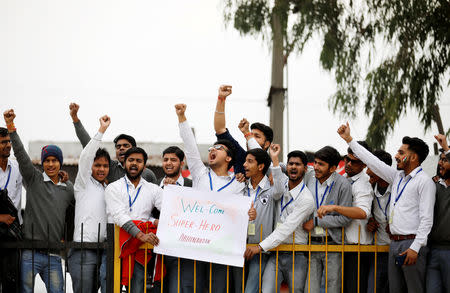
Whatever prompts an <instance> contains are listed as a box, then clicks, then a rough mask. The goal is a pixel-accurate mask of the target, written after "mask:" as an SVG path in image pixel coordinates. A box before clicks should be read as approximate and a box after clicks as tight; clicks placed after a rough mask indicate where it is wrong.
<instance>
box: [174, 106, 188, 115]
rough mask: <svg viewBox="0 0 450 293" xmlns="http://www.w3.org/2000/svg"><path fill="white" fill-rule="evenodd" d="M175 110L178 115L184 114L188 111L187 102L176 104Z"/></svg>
mask: <svg viewBox="0 0 450 293" xmlns="http://www.w3.org/2000/svg"><path fill="white" fill-rule="evenodd" d="M175 112H176V113H177V115H178V116H183V115H184V112H186V104H176V105H175Z"/></svg>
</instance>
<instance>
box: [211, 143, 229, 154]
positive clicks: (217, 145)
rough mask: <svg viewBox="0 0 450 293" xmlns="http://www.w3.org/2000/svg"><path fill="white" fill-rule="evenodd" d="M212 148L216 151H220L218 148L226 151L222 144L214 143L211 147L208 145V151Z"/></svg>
mask: <svg viewBox="0 0 450 293" xmlns="http://www.w3.org/2000/svg"><path fill="white" fill-rule="evenodd" d="M214 149H215V150H217V151H220V150H223V151H227V149H226V148H225V147H224V146H223V145H220V144H216V145H213V146H212V147H210V148H209V149H208V152H211V151H212V150H214Z"/></svg>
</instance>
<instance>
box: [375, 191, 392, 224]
mask: <svg viewBox="0 0 450 293" xmlns="http://www.w3.org/2000/svg"><path fill="white" fill-rule="evenodd" d="M387 192H388V193H389V197H388V201H387V203H386V206H385V207H384V209H383V208H382V207H381V204H380V200H379V199H378V197H377V196H375V199H376V200H377V203H378V207H379V208H380V210H381V211H382V212H383V214H384V217H385V218H386V221H387V220H388V216H387V209H388V207H389V203H390V202H391V192H390V191H387Z"/></svg>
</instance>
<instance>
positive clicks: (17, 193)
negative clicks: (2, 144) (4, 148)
mask: <svg viewBox="0 0 450 293" xmlns="http://www.w3.org/2000/svg"><path fill="white" fill-rule="evenodd" d="M9 172H11V175H9ZM8 176H9V182H8V185H7V186H6V182H7V181H8ZM5 186H6V189H8V197H9V198H10V199H11V201H12V203H13V204H14V206H15V207H16V209H17V212H18V214H19V222H20V223H21V224H22V222H23V220H22V213H21V209H22V175H20V171H19V164H18V163H17V161H16V160H11V159H9V158H8V163H7V164H6V169H5V171H3V169H2V168H0V189H1V190H3V189H5Z"/></svg>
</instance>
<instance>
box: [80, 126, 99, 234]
mask: <svg viewBox="0 0 450 293" xmlns="http://www.w3.org/2000/svg"><path fill="white" fill-rule="evenodd" d="M102 137H103V133H101V132H98V133H97V134H96V135H95V136H94V137H93V138H92V139H91V140H90V141H89V143H88V144H87V145H86V147H85V148H84V149H83V151H82V152H81V155H80V160H79V163H78V174H77V178H76V179H75V184H74V186H73V188H74V192H75V230H74V233H73V240H74V241H77V242H81V225H82V224H83V242H97V241H100V242H103V241H104V240H105V239H106V223H107V215H106V203H105V188H106V184H101V183H100V182H98V181H97V180H95V179H94V178H93V177H92V164H93V163H94V158H95V153H96V152H97V150H98V148H99V147H100V144H101V139H102ZM99 224H100V235H99V233H98V228H99ZM99 236H100V237H99Z"/></svg>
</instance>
